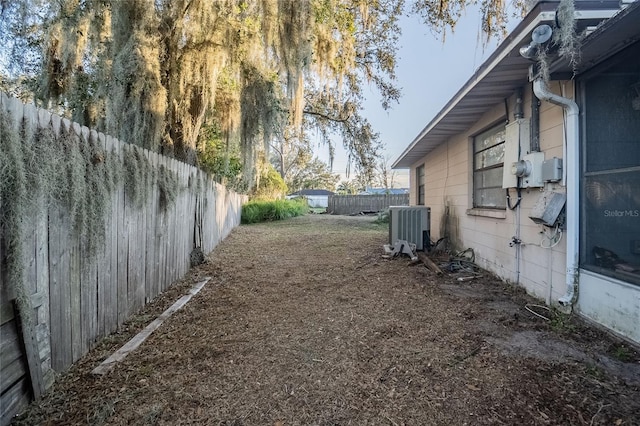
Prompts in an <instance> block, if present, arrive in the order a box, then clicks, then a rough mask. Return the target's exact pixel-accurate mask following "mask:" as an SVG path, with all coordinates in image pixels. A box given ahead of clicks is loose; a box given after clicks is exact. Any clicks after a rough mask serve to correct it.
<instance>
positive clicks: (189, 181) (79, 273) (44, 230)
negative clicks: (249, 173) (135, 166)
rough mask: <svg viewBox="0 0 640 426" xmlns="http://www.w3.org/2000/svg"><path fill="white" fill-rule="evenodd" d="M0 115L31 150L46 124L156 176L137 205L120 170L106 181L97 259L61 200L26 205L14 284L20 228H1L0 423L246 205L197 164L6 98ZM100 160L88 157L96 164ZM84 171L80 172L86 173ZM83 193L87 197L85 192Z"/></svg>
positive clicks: (166, 282)
mask: <svg viewBox="0 0 640 426" xmlns="http://www.w3.org/2000/svg"><path fill="white" fill-rule="evenodd" d="M0 111H1V112H2V113H3V114H5V115H4V117H7V116H9V117H10V118H11V119H12V120H11V122H12V123H13V124H12V126H14V128H13V129H6V128H5V129H0V130H2V131H3V132H4V133H3V134H8V133H7V132H14V133H15V134H17V135H21V137H22V138H23V139H22V140H21V141H20V143H21V144H27V143H29V142H28V141H27V140H26V138H27V136H25V135H29V134H31V135H33V134H34V132H36V131H37V130H38V129H50V130H52V131H53V132H51V133H52V134H55V135H57V136H58V137H60V135H61V134H67V135H69V134H71V135H73V137H75V138H76V140H77V141H78V143H79V144H89V142H91V143H93V145H94V146H95V147H97V148H96V149H97V151H96V152H97V153H98V154H99V155H103V156H109V159H110V161H116V162H117V161H121V162H122V161H125V158H126V156H131V155H134V154H136V155H137V156H138V162H139V163H140V164H145V165H146V166H145V167H147V171H148V173H149V176H151V177H149V178H147V179H146V180H142V181H141V182H144V184H145V185H146V187H145V188H142V191H143V192H145V193H146V194H147V196H146V197H144V198H143V199H142V200H138V201H137V202H136V201H134V200H133V199H132V197H131V196H130V194H129V193H128V191H129V190H128V189H126V188H129V186H128V185H131V182H130V180H131V176H128V175H126V174H125V175H124V176H123V177H122V178H121V179H120V181H119V182H117V184H114V185H113V188H112V191H111V192H110V193H109V196H108V198H107V199H106V200H103V201H104V203H105V204H106V205H105V206H104V217H103V219H104V220H103V221H101V222H100V224H101V225H100V226H101V227H103V228H104V231H105V232H104V241H103V242H101V244H100V245H99V246H98V247H97V249H96V252H95V254H91V253H90V251H91V250H89V249H88V247H90V246H91V241H88V239H89V238H91V237H90V236H89V237H87V236H82V235H78V233H77V232H74V226H75V225H74V223H73V220H72V216H73V212H70V211H69V209H68V207H66V206H65V205H63V204H62V203H50V204H47V205H46V207H45V208H44V209H43V210H39V209H38V206H37V205H33V206H29V207H28V208H27V209H25V211H26V213H25V214H26V215H25V217H22V218H19V223H21V224H22V225H21V226H22V227H23V229H21V235H22V237H21V238H20V241H19V243H20V245H21V247H22V249H21V256H20V257H19V258H18V259H17V260H18V262H19V266H20V267H19V268H17V269H20V271H19V272H20V274H21V276H22V279H21V281H22V282H21V283H15V282H10V278H11V277H12V276H16V274H15V270H12V269H11V268H14V269H16V267H15V260H16V259H15V258H16V256H17V254H16V253H15V252H12V250H14V251H15V250H16V247H17V246H16V245H15V241H14V240H12V238H13V237H12V233H14V232H17V231H16V230H15V229H9V228H8V227H7V225H6V223H7V222H6V221H5V222H4V226H3V227H2V229H1V232H2V234H0V259H1V260H2V263H1V265H2V270H1V271H0V272H1V273H0V350H1V352H0V415H1V417H0V424H1V425H5V424H8V422H9V421H10V419H11V417H12V416H13V415H14V414H15V413H17V412H19V410H20V409H21V407H22V406H23V405H24V404H25V403H28V402H29V401H30V400H31V398H32V397H36V398H38V397H39V396H40V394H41V393H42V392H44V391H45V390H46V389H47V388H48V387H49V386H50V385H51V384H52V383H53V378H54V372H61V371H63V370H65V369H67V368H68V367H69V366H70V365H71V364H72V363H73V362H74V361H76V360H78V359H79V358H80V357H81V356H82V355H84V354H86V353H87V352H88V351H89V350H90V349H91V348H92V347H93V346H94V344H95V343H96V342H97V341H98V340H99V339H100V338H102V337H104V336H106V335H108V334H110V333H112V332H114V331H116V330H117V328H118V326H120V325H121V324H122V323H123V322H124V321H125V319H127V318H128V317H129V316H130V315H132V314H133V313H135V312H136V311H138V310H139V309H140V308H142V307H143V305H144V304H145V303H147V302H148V301H150V300H151V299H153V298H154V297H156V296H157V295H158V294H159V293H161V292H162V291H163V290H165V289H167V288H168V287H169V286H170V285H171V283H172V282H174V281H175V280H177V279H179V278H181V277H182V276H183V275H184V274H185V273H186V272H187V271H188V270H189V268H190V255H191V254H192V252H194V248H196V247H199V248H200V249H201V250H202V252H204V253H208V252H210V251H211V250H212V249H213V248H214V247H215V246H216V245H217V244H218V243H219V242H220V241H221V240H222V239H223V238H224V237H225V236H226V235H227V234H228V233H229V232H230V231H231V230H232V228H234V227H235V226H237V225H238V224H239V223H240V214H241V206H242V203H243V202H244V201H246V200H245V196H243V195H239V194H236V193H234V192H232V191H229V190H227V189H226V188H225V187H223V186H221V185H219V184H217V183H215V182H214V181H213V180H212V179H211V178H210V177H209V176H208V175H206V174H205V173H204V172H202V171H201V170H199V169H197V168H195V167H192V166H190V165H187V164H185V163H182V162H180V161H177V160H175V159H172V158H168V157H164V156H161V155H159V154H156V153H154V152H150V151H147V150H143V149H141V148H137V147H132V146H130V145H127V144H125V143H122V142H120V141H118V140H116V139H115V138H113V137H110V136H105V135H104V134H101V133H97V132H95V131H93V130H90V129H88V128H86V127H81V126H79V125H78V124H76V123H71V122H69V121H68V120H66V119H61V118H60V117H58V116H56V115H54V114H50V113H49V112H47V111H45V110H41V109H37V108H35V107H34V106H33V105H24V104H22V103H21V102H20V101H19V100H16V99H12V98H9V97H7V96H6V95H4V94H3V93H0ZM5 127H7V126H5ZM0 143H3V144H4V143H5V142H4V141H0ZM1 148H2V149H5V148H6V147H5V146H1ZM98 154H96V155H98ZM96 158H97V159H96ZM101 158H103V157H99V156H98V157H95V156H94V157H92V161H94V162H95V161H102V159H101ZM4 166H6V165H4V164H2V165H0V169H2V167H4ZM35 166H38V165H37V164H36V165H35ZM90 167H91V165H90V164H87V165H86V167H85V166H83V168H81V169H80V170H82V171H83V172H84V170H87V171H86V173H89V170H90ZM163 173H164V174H163ZM167 173H169V174H170V176H171V179H172V182H173V185H174V189H175V193H174V194H173V195H172V197H171V198H172V199H170V200H167V194H165V193H164V192H163V187H162V185H161V184H160V176H164V175H166V174H167ZM153 177H155V178H153ZM141 182H138V183H137V184H141ZM69 184H70V185H71V184H72V182H69ZM89 189H91V188H89ZM28 190H29V188H27V191H28ZM165 191H166V188H165ZM87 194H88V195H87V197H91V196H92V195H91V191H90V190H89V191H87ZM95 196H100V195H99V192H96V195H95ZM13 202H14V200H12V199H10V197H8V196H6V194H5V197H3V198H1V199H0V214H3V215H5V214H7V212H8V211H11V208H12V203H13ZM94 204H95V203H94ZM94 204H91V203H89V205H94ZM194 253H195V252H194ZM11 262H14V263H13V265H14V266H11V265H12V263H11ZM12 271H13V272H12ZM16 289H18V290H20V291H17V290H16ZM21 289H22V290H21ZM21 295H22V298H21Z"/></svg>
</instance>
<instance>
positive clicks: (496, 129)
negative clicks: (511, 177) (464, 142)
mask: <svg viewBox="0 0 640 426" xmlns="http://www.w3.org/2000/svg"><path fill="white" fill-rule="evenodd" d="M506 125H507V120H506V118H503V119H502V120H499V121H497V122H494V123H493V124H492V125H490V126H487V127H485V128H484V129H483V130H482V131H480V132H478V133H476V134H475V135H473V136H472V137H471V138H470V140H471V159H472V161H471V164H472V166H471V184H472V186H471V194H472V196H471V204H472V209H479V210H494V211H506V208H507V206H506V204H507V197H506V192H505V191H504V190H503V188H502V179H500V186H481V187H478V179H479V175H480V174H481V173H484V172H488V171H492V170H495V171H497V170H500V171H501V172H500V173H499V174H500V176H502V174H503V173H504V149H505V146H506ZM500 132H502V133H503V137H502V141H501V142H499V143H494V144H491V145H489V146H486V147H483V148H482V149H478V150H477V148H476V145H477V143H476V142H477V141H478V138H479V137H481V136H487V137H492V136H495V135H497V134H499V133H500ZM497 146H502V152H501V154H502V160H503V161H502V162H500V163H493V164H490V165H488V166H482V167H480V166H478V164H477V157H478V154H481V153H483V152H487V151H489V150H491V149H493V148H495V147H497ZM498 188H499V189H500V190H501V191H502V198H503V200H502V203H499V204H497V205H490V204H481V202H480V197H479V196H478V190H486V189H498Z"/></svg>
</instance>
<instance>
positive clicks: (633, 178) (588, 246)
mask: <svg viewBox="0 0 640 426" xmlns="http://www.w3.org/2000/svg"><path fill="white" fill-rule="evenodd" d="M639 55H640V43H636V44H635V45H634V46H631V47H630V48H628V49H627V50H626V51H624V52H622V53H621V54H619V55H617V56H616V57H613V58H612V59H610V60H608V61H607V63H606V64H605V65H604V66H605V67H606V68H604V69H603V68H599V69H595V70H594V72H593V73H591V75H588V76H586V77H585V78H584V79H582V80H581V81H580V101H581V104H582V105H581V109H582V112H583V114H582V119H583V122H582V126H583V127H582V128H583V129H584V133H583V141H582V142H583V156H582V166H583V167H582V170H584V174H583V176H582V179H581V185H582V186H581V188H582V191H581V198H582V199H581V207H582V211H581V223H580V225H581V239H580V243H581V247H580V263H581V267H583V268H585V269H589V270H592V271H594V272H597V273H599V274H602V275H607V276H611V277H615V278H618V279H620V280H622V281H626V282H630V283H635V284H640V195H638V194H640V189H639V188H640V62H639V61H638V60H637V58H638V56H639Z"/></svg>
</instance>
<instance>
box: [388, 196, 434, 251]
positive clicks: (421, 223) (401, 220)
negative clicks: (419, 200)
mask: <svg viewBox="0 0 640 426" xmlns="http://www.w3.org/2000/svg"><path fill="white" fill-rule="evenodd" d="M430 222H431V208H429V207H425V206H391V207H389V244H394V243H395V242H396V241H397V240H406V241H408V242H410V243H414V244H415V245H416V247H417V249H418V250H428V249H429V246H430V244H431V232H430V231H431V227H430Z"/></svg>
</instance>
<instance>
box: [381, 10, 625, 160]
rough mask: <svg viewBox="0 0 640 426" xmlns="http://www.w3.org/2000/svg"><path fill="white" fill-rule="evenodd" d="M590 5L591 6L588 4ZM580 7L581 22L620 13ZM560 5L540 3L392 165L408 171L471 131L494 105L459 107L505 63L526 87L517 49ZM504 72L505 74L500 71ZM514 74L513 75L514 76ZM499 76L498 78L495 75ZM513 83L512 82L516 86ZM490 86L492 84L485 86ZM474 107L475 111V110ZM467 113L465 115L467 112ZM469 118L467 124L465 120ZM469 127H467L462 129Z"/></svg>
mask: <svg viewBox="0 0 640 426" xmlns="http://www.w3.org/2000/svg"><path fill="white" fill-rule="evenodd" d="M585 3H589V5H587V4H585ZM578 4H580V6H582V7H584V8H586V9H585V10H577V11H576V18H577V19H580V20H585V21H587V20H594V19H606V18H609V17H611V16H613V15H614V14H615V13H616V12H617V11H618V9H617V7H616V6H614V5H617V4H618V3H617V2H594V3H591V2H579V3H578ZM557 5H558V2H557V1H553V2H540V3H538V4H537V5H536V6H535V7H534V9H533V10H532V11H531V12H530V13H529V14H528V15H527V16H526V17H525V18H524V19H523V21H522V22H520V24H518V26H516V28H515V29H514V30H513V31H512V32H511V33H510V34H509V36H508V37H507V38H506V39H505V40H504V41H503V42H502V43H501V44H500V46H499V47H498V48H497V49H496V51H495V52H494V53H493V54H492V55H491V56H490V57H489V58H488V59H487V60H486V61H485V62H484V63H483V64H482V65H481V66H480V67H479V68H478V69H477V70H476V72H475V73H474V74H473V75H472V76H471V78H470V79H469V80H468V81H467V82H466V83H465V84H464V85H463V86H462V88H461V89H460V90H459V91H458V92H457V93H456V94H455V95H454V96H453V98H451V100H449V102H448V103H447V104H446V105H445V106H444V108H443V109H442V110H440V112H439V113H438V114H437V115H436V116H435V117H434V118H433V120H431V122H430V123H429V124H427V126H426V127H425V128H424V129H423V130H422V131H421V132H420V133H419V134H418V136H417V137H416V138H415V139H414V140H413V141H412V142H411V144H409V146H408V147H407V148H406V149H405V150H404V152H403V153H402V154H401V155H400V156H399V157H398V159H397V160H396V161H395V162H394V163H393V164H392V166H391V167H392V168H393V169H398V168H408V167H411V166H412V165H413V164H415V163H416V162H417V161H419V160H420V159H421V158H423V157H424V156H425V155H427V154H428V153H429V152H431V151H432V150H433V149H435V148H436V147H437V146H438V145H440V144H441V143H443V142H444V141H446V140H448V139H449V138H450V137H452V136H454V135H455V134H457V133H460V132H462V131H464V130H466V129H468V128H469V127H470V126H471V125H473V123H475V121H477V119H479V117H480V116H481V115H482V114H483V113H484V112H486V111H487V110H488V109H489V108H491V107H492V106H493V105H487V104H488V103H487V102H484V103H482V104H481V105H480V106H476V107H473V106H471V107H466V108H467V109H465V107H460V104H461V102H463V101H464V100H465V98H467V96H468V95H469V93H470V92H472V91H473V90H474V89H476V88H477V87H478V85H479V84H480V83H481V82H483V81H484V80H485V79H486V78H487V77H488V76H489V75H490V74H491V73H492V72H493V71H494V70H495V69H496V68H498V67H499V66H500V65H502V66H503V68H504V69H505V70H507V69H508V68H509V67H508V66H506V65H505V62H507V61H511V62H513V63H514V64H515V65H513V69H514V71H515V72H519V71H520V70H521V71H522V73H521V74H518V76H517V80H518V81H520V80H521V81H522V83H521V84H524V83H526V82H527V81H528V72H527V70H528V66H529V64H530V62H528V61H526V60H524V58H521V57H520V55H519V53H518V50H519V48H520V47H521V46H522V45H523V44H525V41H528V40H529V38H530V35H531V32H532V31H533V29H534V28H535V27H537V26H538V25H541V24H543V23H551V22H554V21H555V9H556V7H557ZM501 72H502V71H501ZM513 75H514V74H512V76H513ZM496 77H497V76H496ZM515 81H516V80H513V81H512V83H515ZM486 84H487V85H488V84H489V83H486ZM456 108H458V109H460V110H461V111H460V112H459V115H460V116H461V118H458V119H457V123H459V125H458V126H457V128H453V127H450V128H448V129H447V124H446V123H443V121H444V120H445V119H446V118H447V117H448V116H449V115H450V113H452V111H453V110H455V109H456ZM474 108H475V109H474ZM465 111H466V112H465ZM464 118H466V121H465V120H464ZM464 126H467V127H466V128H464V129H463V128H462V127H464Z"/></svg>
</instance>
